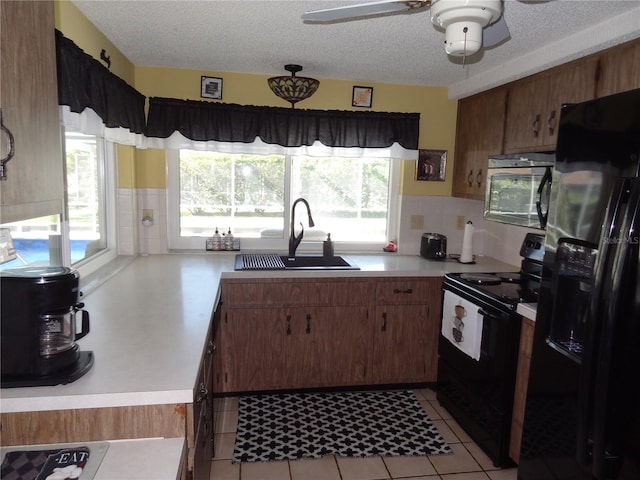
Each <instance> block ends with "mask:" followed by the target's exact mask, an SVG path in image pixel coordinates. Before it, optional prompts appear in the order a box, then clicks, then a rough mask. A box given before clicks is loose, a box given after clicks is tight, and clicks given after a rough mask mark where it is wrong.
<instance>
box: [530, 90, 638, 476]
mask: <svg viewBox="0 0 640 480" xmlns="http://www.w3.org/2000/svg"><path fill="white" fill-rule="evenodd" d="M639 155H640V89H639V90H632V91H629V92H624V93H620V94H616V95H611V96H608V97H603V98H599V99H596V100H592V101H589V102H584V103H580V104H575V105H567V106H564V107H563V109H562V112H561V115H560V125H559V131H558V143H557V147H556V165H555V167H554V171H553V176H552V182H553V183H552V186H551V196H550V200H549V217H548V223H547V228H546V235H545V253H544V260H543V272H542V282H541V286H540V295H539V301H538V310H537V316H536V325H535V331H534V332H535V333H534V341H533V351H532V355H531V369H530V374H529V383H528V390H527V402H526V407H525V419H524V428H523V436H522V447H521V451H520V463H519V466H518V478H519V479H520V480H552V479H554V480H555V479H557V480H569V479H571V480H574V479H575V480H593V479H597V480H608V479H611V480H638V479H640V282H639V280H640V278H639V270H640V265H639V264H640V248H639V247H640V245H639V243H640V179H639V178H638V174H639V170H638V165H639V164H638V157H639Z"/></svg>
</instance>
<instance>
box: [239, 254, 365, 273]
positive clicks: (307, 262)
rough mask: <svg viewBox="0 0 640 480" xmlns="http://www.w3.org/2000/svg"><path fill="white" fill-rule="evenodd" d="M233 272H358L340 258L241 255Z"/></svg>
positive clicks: (355, 267) (357, 268)
mask: <svg viewBox="0 0 640 480" xmlns="http://www.w3.org/2000/svg"><path fill="white" fill-rule="evenodd" d="M235 270H360V267H358V266H357V265H353V264H351V263H349V262H348V261H347V260H345V259H344V258H343V257H341V256H334V257H325V256H323V255H296V256H294V257H290V256H289V255H278V254H275V253H241V254H238V255H236V263H235Z"/></svg>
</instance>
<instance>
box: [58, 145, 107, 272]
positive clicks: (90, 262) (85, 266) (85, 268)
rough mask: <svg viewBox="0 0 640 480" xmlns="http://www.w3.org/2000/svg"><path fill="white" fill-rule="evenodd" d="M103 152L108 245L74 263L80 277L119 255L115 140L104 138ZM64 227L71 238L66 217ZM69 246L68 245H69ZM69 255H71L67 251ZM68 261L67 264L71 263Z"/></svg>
mask: <svg viewBox="0 0 640 480" xmlns="http://www.w3.org/2000/svg"><path fill="white" fill-rule="evenodd" d="M102 141H103V142H104V143H103V152H104V162H103V167H104V177H105V209H106V215H105V221H106V222H107V228H106V230H107V239H106V240H107V247H106V248H105V249H104V250H102V251H101V252H98V253H96V254H95V255H92V256H91V257H89V258H87V259H84V260H81V261H79V262H77V263H75V264H74V265H73V268H75V269H76V270H78V273H79V274H80V278H82V277H85V276H88V275H89V274H91V273H93V272H95V271H97V270H98V269H100V268H102V267H104V266H105V265H107V264H108V263H109V262H112V261H113V260H115V259H116V258H117V256H118V248H117V246H118V232H117V230H118V224H117V218H118V215H117V212H116V204H117V202H116V164H117V158H116V157H117V155H116V146H115V144H114V143H113V142H110V141H107V140H105V139H102ZM63 228H64V229H65V231H66V235H65V236H66V239H67V241H68V239H69V223H68V220H67V219H65V220H64V222H63ZM67 247H68V245H67ZM67 255H70V254H69V253H67ZM65 261H66V262H69V263H70V259H66V260H65ZM69 263H67V265H69Z"/></svg>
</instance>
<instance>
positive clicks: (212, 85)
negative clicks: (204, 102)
mask: <svg viewBox="0 0 640 480" xmlns="http://www.w3.org/2000/svg"><path fill="white" fill-rule="evenodd" d="M200 96H201V97H202V98H213V99H215V100H221V99H222V79H221V78H218V77H205V76H203V77H201V81H200Z"/></svg>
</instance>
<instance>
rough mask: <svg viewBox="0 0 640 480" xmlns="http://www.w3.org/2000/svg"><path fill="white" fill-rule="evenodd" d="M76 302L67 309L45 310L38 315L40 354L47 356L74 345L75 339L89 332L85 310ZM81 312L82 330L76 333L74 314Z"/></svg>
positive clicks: (64, 350)
mask: <svg viewBox="0 0 640 480" xmlns="http://www.w3.org/2000/svg"><path fill="white" fill-rule="evenodd" d="M82 307H84V304H82V303H78V304H76V305H74V306H71V307H69V308H67V309H63V310H58V311H55V312H46V313H43V314H42V315H41V316H40V325H39V333H40V355H41V356H42V357H44V358H49V357H52V356H54V355H57V354H60V353H63V352H66V351H67V350H70V349H72V348H73V347H74V345H75V341H76V340H79V339H80V338H82V337H84V336H85V335H86V334H87V333H88V332H89V318H88V315H87V312H85V311H84V310H81V309H82ZM78 311H81V313H82V331H80V332H79V333H77V334H76V314H77V313H78Z"/></svg>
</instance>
